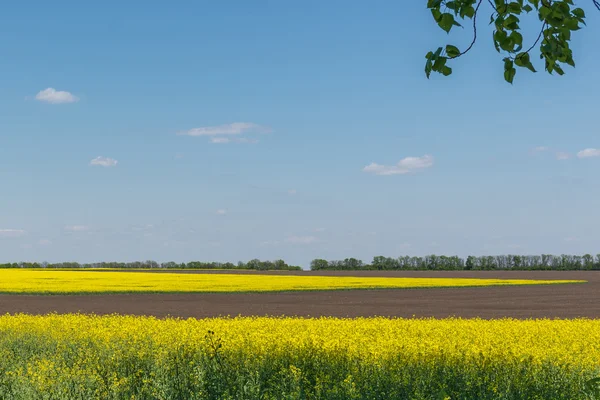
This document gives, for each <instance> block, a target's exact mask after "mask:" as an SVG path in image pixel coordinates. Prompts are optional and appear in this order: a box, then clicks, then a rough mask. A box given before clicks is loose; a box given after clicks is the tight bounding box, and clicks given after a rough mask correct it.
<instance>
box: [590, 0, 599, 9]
mask: <svg viewBox="0 0 600 400" xmlns="http://www.w3.org/2000/svg"><path fill="white" fill-rule="evenodd" d="M592 2H593V3H594V5H595V6H596V8H597V9H598V11H600V1H598V0H592Z"/></svg>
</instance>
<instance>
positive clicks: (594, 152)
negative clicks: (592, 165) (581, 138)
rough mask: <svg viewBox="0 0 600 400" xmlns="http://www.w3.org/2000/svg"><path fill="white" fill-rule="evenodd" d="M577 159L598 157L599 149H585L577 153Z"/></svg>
mask: <svg viewBox="0 0 600 400" xmlns="http://www.w3.org/2000/svg"><path fill="white" fill-rule="evenodd" d="M577 157H579V158H589V157H600V149H585V150H581V151H580V152H579V153H577Z"/></svg>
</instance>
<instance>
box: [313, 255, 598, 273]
mask: <svg viewBox="0 0 600 400" xmlns="http://www.w3.org/2000/svg"><path fill="white" fill-rule="evenodd" d="M310 269H311V270H312V271H322V270H333V271H341V270H385V271H395V270H428V271H432V270H433V271H435V270H438V271H469V270H553V271H567V270H569V271H574V270H600V254H598V255H596V256H595V257H594V256H592V255H591V254H585V255H583V256H573V255H567V254H563V255H560V256H555V255H551V254H542V255H539V256H537V255H532V256H522V255H510V254H509V255H499V256H468V257H467V258H461V257H458V256H437V255H429V256H425V257H409V256H404V257H398V258H392V257H383V256H377V257H374V258H373V261H372V262H371V263H370V264H367V263H364V262H363V261H362V260H358V259H356V258H346V259H345V260H333V261H328V260H323V259H316V260H313V261H312V262H311V263H310Z"/></svg>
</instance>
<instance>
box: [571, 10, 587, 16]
mask: <svg viewBox="0 0 600 400" xmlns="http://www.w3.org/2000/svg"><path fill="white" fill-rule="evenodd" d="M571 12H572V13H573V15H574V16H576V17H577V18H585V11H583V10H582V9H581V8H576V9H574V10H573V11H571Z"/></svg>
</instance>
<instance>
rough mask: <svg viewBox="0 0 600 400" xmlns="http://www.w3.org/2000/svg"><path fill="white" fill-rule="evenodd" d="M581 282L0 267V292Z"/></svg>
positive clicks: (275, 289)
mask: <svg viewBox="0 0 600 400" xmlns="http://www.w3.org/2000/svg"><path fill="white" fill-rule="evenodd" d="M581 282H585V281H576V280H525V279H463V278H387V277H386V278H376V277H349V276H336V277H329V276H294V275H249V274H233V273H232V274H177V273H161V274H157V273H152V272H107V271H103V272H99V271H53V270H20V269H5V270H0V293H31V294H76V293H210V292H222V293H227V292H279V291H298V290H344V289H403V288H404V289H407V288H431V287H470V286H503V285H548V284H562V283H581Z"/></svg>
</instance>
